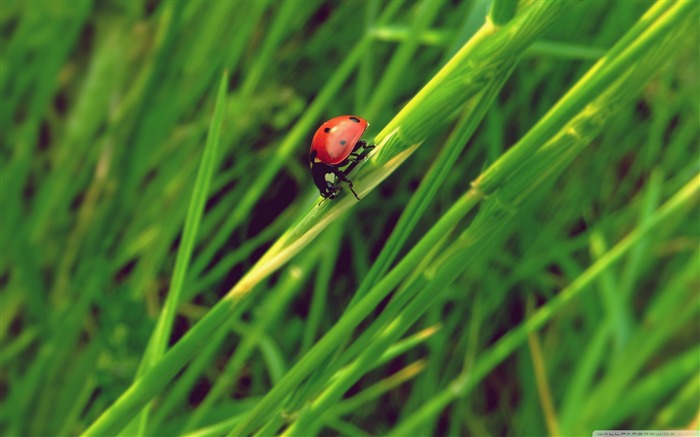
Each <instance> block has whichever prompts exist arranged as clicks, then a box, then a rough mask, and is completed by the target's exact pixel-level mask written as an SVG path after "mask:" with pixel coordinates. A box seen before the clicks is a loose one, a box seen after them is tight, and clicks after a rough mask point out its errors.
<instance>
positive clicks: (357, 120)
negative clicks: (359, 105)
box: [350, 117, 360, 123]
mask: <svg viewBox="0 0 700 437" xmlns="http://www.w3.org/2000/svg"><path fill="white" fill-rule="evenodd" d="M350 121H354V122H355V123H359V122H360V119H359V118H357V117H350Z"/></svg>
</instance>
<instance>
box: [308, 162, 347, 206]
mask: <svg viewBox="0 0 700 437" xmlns="http://www.w3.org/2000/svg"><path fill="white" fill-rule="evenodd" d="M309 166H310V167H311V175H312V176H313V178H314V183H315V184H316V187H318V191H320V192H321V196H322V197H324V198H329V199H335V197H336V196H337V195H338V192H339V191H340V189H341V187H340V186H338V185H336V183H335V172H336V171H337V170H336V169H335V168H334V167H333V166H330V165H328V164H323V163H320V162H313V161H311V162H310V163H309Z"/></svg>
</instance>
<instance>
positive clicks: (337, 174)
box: [333, 169, 360, 200]
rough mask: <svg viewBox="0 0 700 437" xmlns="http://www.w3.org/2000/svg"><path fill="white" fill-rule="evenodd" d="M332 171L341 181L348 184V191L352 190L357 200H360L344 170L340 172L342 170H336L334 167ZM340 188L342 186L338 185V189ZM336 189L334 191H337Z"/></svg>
mask: <svg viewBox="0 0 700 437" xmlns="http://www.w3.org/2000/svg"><path fill="white" fill-rule="evenodd" d="M333 173H334V174H335V176H336V177H337V178H338V179H340V180H341V181H343V182H345V183H347V184H348V188H350V191H352V194H354V195H355V198H356V199H357V200H360V197H359V196H358V195H357V193H356V192H355V190H353V187H352V181H351V180H350V178H348V177H347V176H346V175H345V172H342V171H340V170H338V169H335V171H333ZM341 188H342V187H338V191H340V189H341ZM338 191H336V193H337V192H338Z"/></svg>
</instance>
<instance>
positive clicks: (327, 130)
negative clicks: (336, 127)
mask: <svg viewBox="0 0 700 437" xmlns="http://www.w3.org/2000/svg"><path fill="white" fill-rule="evenodd" d="M323 131H324V132H325V133H328V132H330V131H331V128H329V127H327V128H325V129H323Z"/></svg>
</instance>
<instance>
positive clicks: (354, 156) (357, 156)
mask: <svg viewBox="0 0 700 437" xmlns="http://www.w3.org/2000/svg"><path fill="white" fill-rule="evenodd" d="M375 147H376V146H375V145H374V144H372V145H369V146H368V145H367V143H366V142H365V140H360V141H358V142H357V144H355V147H354V148H353V149H352V152H351V153H350V156H349V157H348V159H350V161H362V160H363V159H365V158H366V157H367V154H368V153H369V151H370V150H372V149H374V148H375ZM360 149H362V151H361V152H360V153H358V152H357V151H358V150H360Z"/></svg>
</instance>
